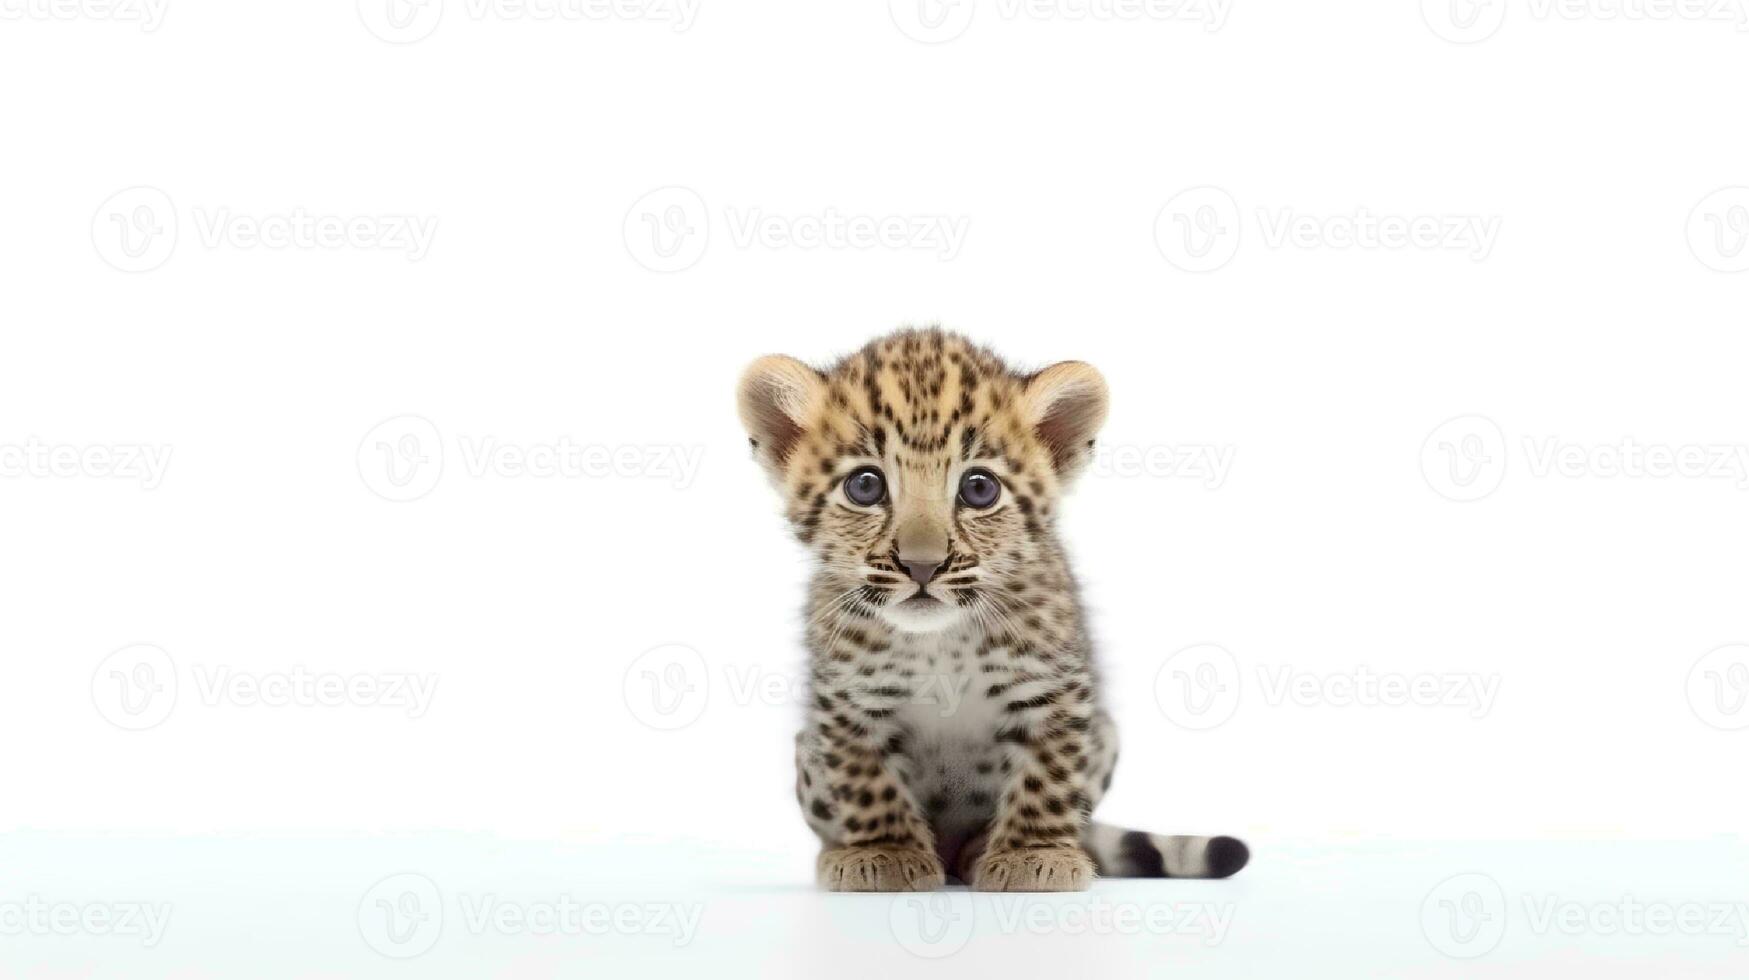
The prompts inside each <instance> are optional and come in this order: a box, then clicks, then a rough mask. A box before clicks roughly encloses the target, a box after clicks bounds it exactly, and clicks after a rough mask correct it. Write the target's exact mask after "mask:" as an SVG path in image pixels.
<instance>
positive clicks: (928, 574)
mask: <svg viewBox="0 0 1749 980" xmlns="http://www.w3.org/2000/svg"><path fill="white" fill-rule="evenodd" d="M901 563H902V564H904V566H905V567H906V568H907V569H909V570H910V572H911V577H912V578H913V579H916V580H917V584H918V585H928V584H929V580H930V579H932V578H934V577H935V573H936V572H938V571H940V570H941V566H942V563H941V562H939V561H904V560H903V559H901Z"/></svg>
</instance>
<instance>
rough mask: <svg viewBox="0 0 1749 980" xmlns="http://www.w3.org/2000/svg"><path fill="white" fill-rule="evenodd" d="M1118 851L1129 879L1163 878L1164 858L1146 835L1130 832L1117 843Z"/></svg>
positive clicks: (1134, 831)
mask: <svg viewBox="0 0 1749 980" xmlns="http://www.w3.org/2000/svg"><path fill="white" fill-rule="evenodd" d="M1118 850H1119V851H1120V852H1121V853H1122V854H1123V858H1124V861H1125V863H1126V865H1127V867H1126V869H1125V870H1127V871H1128V872H1129V875H1128V876H1129V877H1131V878H1165V877H1167V875H1166V858H1165V856H1164V855H1162V854H1161V853H1160V849H1159V848H1158V847H1155V846H1154V842H1153V841H1152V840H1150V839H1149V838H1148V835H1147V834H1144V833H1142V832H1141V831H1139V830H1132V831H1130V832H1129V833H1126V834H1124V835H1123V839H1122V840H1120V841H1118Z"/></svg>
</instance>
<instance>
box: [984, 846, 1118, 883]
mask: <svg viewBox="0 0 1749 980" xmlns="http://www.w3.org/2000/svg"><path fill="white" fill-rule="evenodd" d="M1092 884H1093V859H1092V858H1090V857H1088V856H1087V852H1085V851H1083V850H1081V849H1080V848H1079V847H1041V848H1037V849H1034V850H1020V851H987V852H985V854H984V855H983V856H982V857H980V858H978V862H977V863H976V864H975V865H973V866H972V887H973V888H975V889H977V890H978V891H984V892H1084V891H1086V890H1087V889H1088V888H1089V887H1090V886H1092Z"/></svg>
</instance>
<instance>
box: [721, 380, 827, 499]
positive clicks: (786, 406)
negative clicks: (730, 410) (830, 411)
mask: <svg viewBox="0 0 1749 980" xmlns="http://www.w3.org/2000/svg"><path fill="white" fill-rule="evenodd" d="M736 394H737V400H738V401H739V403H740V409H741V424H742V425H743V426H745V427H746V428H747V436H748V438H749V439H751V440H752V442H753V455H755V456H757V457H758V458H759V461H760V462H761V463H764V464H765V466H766V467H767V468H768V469H769V470H770V471H771V473H772V475H773V476H776V475H778V474H779V473H781V472H782V469H783V464H784V461H785V460H787V459H789V455H790V453H791V452H793V451H794V450H795V448H796V442H797V441H798V440H800V439H801V437H802V433H803V432H805V431H807V429H808V427H809V426H810V425H812V424H813V423H814V422H815V421H816V420H817V419H818V417H819V414H820V412H821V411H822V410H823V409H824V408H825V403H826V383H825V380H824V379H822V378H821V377H820V373H819V372H818V371H815V370H814V369H813V368H811V367H808V366H807V365H806V364H803V363H802V362H801V361H798V360H796V359H795V358H793V357H784V356H782V355H781V354H772V355H770V356H767V357H761V358H760V359H759V360H757V361H754V362H753V363H752V364H749V365H748V366H747V370H746V371H744V372H742V373H741V384H740V386H739V388H738V389H737V392H736Z"/></svg>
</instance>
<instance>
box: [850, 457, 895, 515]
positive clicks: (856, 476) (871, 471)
mask: <svg viewBox="0 0 1749 980" xmlns="http://www.w3.org/2000/svg"><path fill="white" fill-rule="evenodd" d="M844 495H845V496H846V497H849V498H850V502H851V503H853V504H856V505H857V506H859V507H873V506H874V505H875V504H878V503H880V502H881V501H882V500H885V499H886V497H887V478H886V477H884V476H882V475H881V471H880V469H879V468H877V467H874V466H864V467H861V468H860V469H855V470H851V471H850V475H849V476H847V477H845V478H844Z"/></svg>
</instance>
